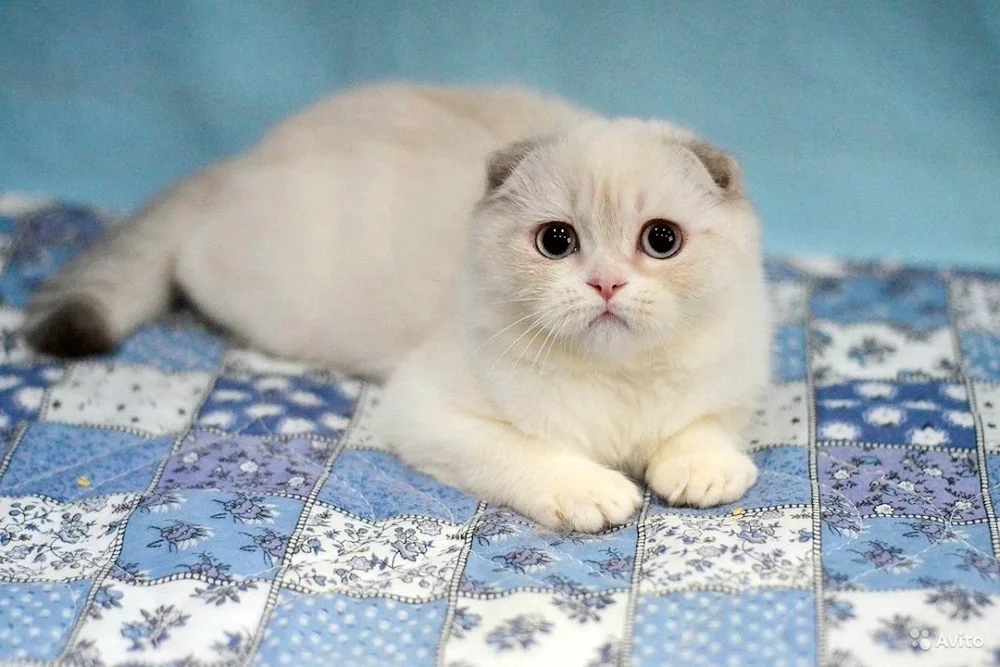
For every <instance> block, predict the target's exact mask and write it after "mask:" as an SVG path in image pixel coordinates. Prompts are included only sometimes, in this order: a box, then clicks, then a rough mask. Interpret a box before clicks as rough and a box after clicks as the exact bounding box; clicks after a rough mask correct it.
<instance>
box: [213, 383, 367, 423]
mask: <svg viewBox="0 0 1000 667" xmlns="http://www.w3.org/2000/svg"><path fill="white" fill-rule="evenodd" d="M356 399H357V395H355V394H354V393H353V387H349V388H348V389H347V390H345V389H344V388H343V387H341V386H340V385H337V384H328V383H326V382H325V381H323V380H315V379H312V378H308V377H298V376H284V375H265V376H251V377H240V378H237V377H229V376H224V377H220V378H219V379H218V380H217V381H216V383H215V389H214V390H213V391H212V393H211V394H209V396H208V400H206V401H205V405H204V407H203V408H202V410H201V414H200V415H199V417H198V425H199V426H203V427H213V428H218V429H222V430H225V431H229V432H234V433H246V434H248V435H304V434H310V433H312V434H316V435H320V436H327V437H337V436H339V435H340V433H341V432H342V431H343V430H344V429H346V428H347V427H348V426H349V425H350V423H351V415H352V414H353V412H354V404H355V401H356Z"/></svg>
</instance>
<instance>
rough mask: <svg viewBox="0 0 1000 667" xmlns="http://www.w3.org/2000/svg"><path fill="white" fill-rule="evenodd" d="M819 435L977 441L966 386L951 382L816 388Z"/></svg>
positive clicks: (924, 442)
mask: <svg viewBox="0 0 1000 667" xmlns="http://www.w3.org/2000/svg"><path fill="white" fill-rule="evenodd" d="M816 431H817V437H818V438H819V439H820V440H846V441H855V442H868V443H882V444H899V445H903V444H909V445H920V446H926V447H938V446H944V445H947V446H951V447H968V448H975V446H976V429H975V419H974V417H973V415H972V412H971V410H970V409H969V402H968V397H967V396H966V391H965V387H964V386H963V385H961V384H956V383H947V382H916V383H907V382H850V383H845V384H837V385H828V386H825V387H819V388H818V389H817V390H816Z"/></svg>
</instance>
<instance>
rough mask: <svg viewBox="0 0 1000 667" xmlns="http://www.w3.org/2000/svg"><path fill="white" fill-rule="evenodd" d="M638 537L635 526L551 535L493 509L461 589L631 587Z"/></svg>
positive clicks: (480, 526)
mask: <svg viewBox="0 0 1000 667" xmlns="http://www.w3.org/2000/svg"><path fill="white" fill-rule="evenodd" d="M637 537H638V532H637V529H636V527H635V526H634V525H632V526H625V527H622V528H617V529H611V530H608V531H606V532H604V533H600V534H597V535H585V534H582V533H570V534H566V535H564V534H557V533H551V532H549V531H543V530H541V529H539V528H537V527H536V526H535V525H534V524H529V523H528V522H527V521H525V520H522V519H520V517H517V516H515V515H514V513H513V512H510V511H508V510H505V509H500V508H490V509H488V510H487V511H486V512H485V513H484V514H483V516H482V517H481V518H480V520H479V522H478V523H477V524H476V527H475V531H474V533H473V539H472V550H471V551H470V552H469V557H468V560H467V562H466V565H465V573H464V574H463V576H462V582H461V584H460V586H459V591H461V592H462V593H464V594H470V595H471V594H484V593H489V594H493V593H499V592H504V591H512V590H518V589H524V588H549V589H555V590H560V591H564V592H567V593H573V594H580V593H585V592H593V591H598V590H612V589H619V588H628V586H629V584H630V582H631V578H632V570H633V568H634V564H635V549H636V540H637Z"/></svg>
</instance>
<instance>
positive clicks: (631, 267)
mask: <svg viewBox="0 0 1000 667" xmlns="http://www.w3.org/2000/svg"><path fill="white" fill-rule="evenodd" d="M691 140H692V137H691V135H689V134H687V133H683V132H679V131H677V130H676V129H674V128H672V127H671V126H668V125H664V124H660V123H641V122H637V121H611V122H607V121H595V122H592V123H588V124H584V125H582V126H580V127H578V128H576V129H574V130H572V131H570V132H569V133H568V134H566V135H565V136H563V137H562V138H561V139H559V140H558V141H555V142H550V143H546V144H542V145H541V146H539V147H538V148H537V149H536V150H534V151H533V152H531V153H529V154H528V156H527V157H525V158H524V160H523V161H522V162H521V163H520V164H518V166H517V168H516V169H515V171H514V173H513V174H512V175H511V177H510V179H509V180H508V182H506V183H505V184H504V185H503V186H501V188H500V189H499V191H498V192H496V193H494V195H492V196H490V197H488V198H487V199H486V200H484V202H483V203H482V204H481V205H480V206H479V207H478V209H477V211H476V214H475V215H474V217H473V220H472V224H471V225H470V227H469V230H470V231H469V241H468V245H467V247H466V251H465V256H464V259H465V261H464V264H463V267H464V270H463V273H462V279H461V280H460V281H459V290H460V295H459V298H458V299H457V300H456V301H455V302H454V304H453V306H454V307H453V308H452V309H451V312H450V314H449V316H448V317H447V318H446V319H445V320H444V321H443V322H442V325H441V326H440V327H438V329H437V331H436V333H435V334H434V335H433V336H432V337H431V338H430V339H428V341H427V342H425V343H424V344H423V345H422V346H421V347H420V348H419V349H418V350H416V351H415V353H414V354H413V355H412V356H411V357H409V358H408V359H407V360H406V361H405V362H404V364H403V365H402V367H401V368H400V369H399V370H398V372H397V373H396V374H394V376H393V377H392V378H391V379H390V381H389V383H388V385H387V386H386V388H385V390H384V392H383V396H382V402H381V411H380V413H379V416H378V418H377V421H376V426H375V429H376V432H378V433H379V434H380V435H381V437H382V439H383V440H384V441H385V442H387V443H390V444H391V445H392V446H393V447H394V449H395V451H396V452H398V454H399V455H400V456H401V457H402V458H404V459H405V460H407V461H408V462H410V463H411V464H413V465H414V466H416V467H417V468H420V469H422V470H426V471H429V472H430V473H432V474H434V475H435V476H437V477H438V478H440V479H443V480H445V481H447V482H449V483H451V484H454V485H456V486H459V487H462V488H465V489H467V490H469V491H471V492H473V493H475V494H477V495H478V496H480V497H482V498H485V499H486V500H489V501H492V502H498V503H504V504H507V505H510V506H512V507H514V508H515V509H517V510H519V511H521V512H523V513H524V514H526V515H528V516H530V517H532V518H534V519H536V520H537V521H539V522H540V523H542V524H544V525H547V526H550V527H566V528H571V529H578V530H588V531H593V530H599V529H600V528H602V527H603V526H606V525H609V524H618V523H621V522H623V521H625V520H627V519H628V517H629V516H630V515H631V514H632V513H633V512H634V510H635V509H636V508H637V507H638V505H639V502H640V494H639V491H638V489H637V487H636V486H635V484H634V483H633V482H631V481H630V480H629V479H628V478H627V477H626V476H625V474H622V472H618V471H623V472H625V473H629V474H631V475H633V476H635V477H645V479H646V481H647V483H648V484H649V486H650V487H651V488H652V490H653V491H654V492H656V493H658V494H659V495H661V496H663V497H664V498H666V499H668V500H669V501H671V502H674V503H682V504H691V505H696V506H708V505H715V504H719V503H725V502H731V501H734V500H736V499H737V498H739V497H740V496H742V495H743V493H744V492H745V491H746V489H747V488H749V486H750V485H752V484H753V482H754V481H755V479H756V468H755V467H754V465H753V463H752V461H751V460H750V459H749V457H747V456H746V455H745V454H744V453H742V452H741V451H740V447H741V443H742V440H741V433H742V431H743V429H744V428H745V426H746V422H747V419H748V416H749V413H750V410H751V409H752V407H753V405H754V403H755V401H756V399H757V395H758V392H759V391H760V390H761V388H762V387H763V385H764V382H765V380H766V378H767V372H768V348H767V346H768V339H769V326H768V314H767V313H768V311H767V299H766V296H765V290H764V279H763V273H762V267H761V261H760V249H759V225H758V222H757V219H756V217H755V216H754V213H753V211H752V209H751V207H750V206H749V204H748V203H747V202H746V200H745V199H744V198H742V197H741V196H739V195H738V194H735V195H733V194H726V193H725V192H723V191H722V190H721V189H720V188H719V187H718V186H717V185H716V184H715V183H714V182H713V180H712V178H710V176H709V173H708V172H707V171H706V169H705V168H704V166H703V165H702V163H701V162H699V161H698V159H697V158H695V156H694V154H693V153H692V151H691V150H690V149H689V147H688V146H689V143H690V141H691ZM657 218H663V219H667V220H672V221H675V222H677V223H678V224H680V225H681V227H682V228H683V230H684V233H685V243H684V246H683V247H682V249H681V251H680V253H679V254H678V255H676V256H675V257H673V258H670V259H667V260H656V259H652V258H650V257H647V256H645V255H644V254H643V253H641V252H640V251H639V250H638V247H637V246H638V243H637V240H638V237H639V233H640V230H641V228H642V226H643V224H644V223H645V222H647V221H648V220H650V219H657ZM549 220H559V221H566V222H571V223H572V224H573V225H574V226H575V228H576V230H577V232H578V234H579V236H580V243H581V247H580V251H579V252H578V253H576V254H574V255H571V256H570V257H568V258H566V259H563V260H550V259H546V258H545V257H543V256H542V255H541V254H540V253H538V252H537V250H536V248H535V244H534V236H535V230H536V229H537V228H538V225H539V224H540V223H543V222H545V221H549ZM598 275H613V276H616V277H618V278H619V279H621V278H624V279H625V280H626V281H627V284H626V285H625V286H624V287H623V288H621V289H620V290H619V292H618V293H616V295H615V296H614V297H613V298H612V300H611V303H612V304H615V305H616V307H617V312H619V314H620V315H621V316H622V317H623V319H624V320H625V321H626V322H627V324H628V327H627V328H626V327H624V326H622V325H620V324H614V323H611V324H608V323H604V322H597V323H595V322H594V318H595V317H596V316H598V315H599V314H600V313H601V312H602V310H603V308H604V301H603V299H602V298H601V297H600V296H599V295H598V293H597V292H596V291H595V290H594V289H593V288H591V287H589V286H588V285H587V282H588V280H589V279H591V278H593V277H594V276H598Z"/></svg>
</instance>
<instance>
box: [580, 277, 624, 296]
mask: <svg viewBox="0 0 1000 667" xmlns="http://www.w3.org/2000/svg"><path fill="white" fill-rule="evenodd" d="M587 284H588V285H590V286H591V287H593V288H594V289H595V290H597V291H598V292H600V293H601V296H602V297H603V298H604V300H605V301H611V297H613V296H614V295H615V292H617V291H618V290H619V289H621V288H622V287H625V281H624V280H615V279H613V278H595V279H594V280H590V281H588V282H587Z"/></svg>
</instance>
